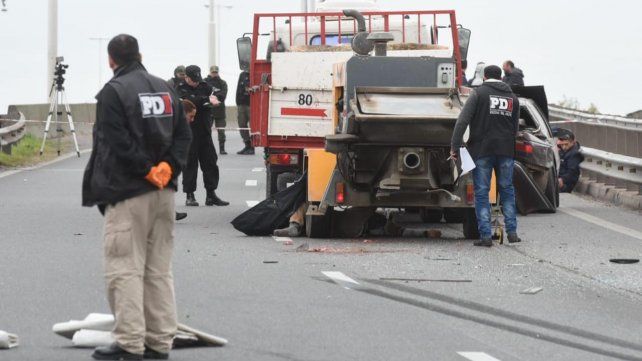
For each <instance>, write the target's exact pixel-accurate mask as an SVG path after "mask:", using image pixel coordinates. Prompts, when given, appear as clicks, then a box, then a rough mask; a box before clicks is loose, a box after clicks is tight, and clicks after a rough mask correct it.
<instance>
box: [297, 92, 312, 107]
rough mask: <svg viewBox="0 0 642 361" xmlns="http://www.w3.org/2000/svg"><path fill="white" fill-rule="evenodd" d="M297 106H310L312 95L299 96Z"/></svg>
mask: <svg viewBox="0 0 642 361" xmlns="http://www.w3.org/2000/svg"><path fill="white" fill-rule="evenodd" d="M298 103H299V105H312V94H299V101H298Z"/></svg>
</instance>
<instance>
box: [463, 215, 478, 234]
mask: <svg viewBox="0 0 642 361" xmlns="http://www.w3.org/2000/svg"><path fill="white" fill-rule="evenodd" d="M462 228H463V232H464V238H466V239H479V229H477V216H476V215H475V209H474V208H467V209H465V210H464V219H463V223H462Z"/></svg>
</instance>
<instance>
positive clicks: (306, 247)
mask: <svg viewBox="0 0 642 361" xmlns="http://www.w3.org/2000/svg"><path fill="white" fill-rule="evenodd" d="M309 249H310V245H309V244H307V243H303V244H301V245H300V246H299V247H297V248H296V249H295V251H297V252H307V251H308V250H309Z"/></svg>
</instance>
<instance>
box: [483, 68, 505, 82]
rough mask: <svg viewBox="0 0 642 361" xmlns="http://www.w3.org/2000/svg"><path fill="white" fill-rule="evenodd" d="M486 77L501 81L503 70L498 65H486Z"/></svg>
mask: <svg viewBox="0 0 642 361" xmlns="http://www.w3.org/2000/svg"><path fill="white" fill-rule="evenodd" d="M484 77H486V79H496V80H501V78H502V69H501V68H500V67H498V66H497V65H486V67H485V68H484Z"/></svg>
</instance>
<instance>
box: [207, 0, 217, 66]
mask: <svg viewBox="0 0 642 361" xmlns="http://www.w3.org/2000/svg"><path fill="white" fill-rule="evenodd" d="M209 10H210V21H209V24H208V26H209V32H208V37H207V40H208V43H207V45H208V49H209V56H208V61H209V64H207V69H208V71H209V67H210V66H212V65H215V64H216V65H218V64H217V62H216V57H217V56H218V52H217V45H218V44H217V41H216V40H217V39H216V37H217V36H218V33H217V26H216V21H217V20H218V19H216V17H215V14H216V10H217V9H216V4H215V1H214V0H210V5H209Z"/></svg>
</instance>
